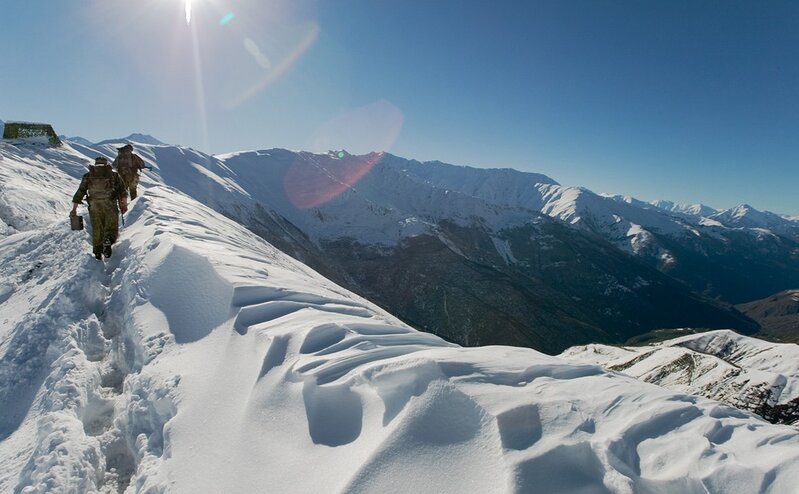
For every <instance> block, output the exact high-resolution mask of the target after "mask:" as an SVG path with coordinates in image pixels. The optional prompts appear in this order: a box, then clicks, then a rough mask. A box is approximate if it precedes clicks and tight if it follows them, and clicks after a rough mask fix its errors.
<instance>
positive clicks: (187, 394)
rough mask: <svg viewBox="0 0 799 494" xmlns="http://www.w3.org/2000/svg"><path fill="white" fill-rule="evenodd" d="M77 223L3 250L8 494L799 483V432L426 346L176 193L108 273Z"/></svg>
mask: <svg viewBox="0 0 799 494" xmlns="http://www.w3.org/2000/svg"><path fill="white" fill-rule="evenodd" d="M53 173H55V172H53ZM63 180H66V181H67V182H66V185H64V186H63V188H64V189H68V188H70V187H71V186H72V185H75V186H76V185H77V182H75V181H74V178H73V179H69V178H68V177H64V179H63ZM69 180H72V182H69ZM10 206H11V207H12V208H13V207H14V204H13V202H12V204H10ZM16 207H17V208H18V209H17V210H16V211H17V212H18V211H19V210H22V209H23V207H24V205H23V204H17V205H16ZM65 211H66V210H64V211H61V215H63V213H64V212H65ZM54 215H55V217H58V216H59V214H58V211H56V213H55V214H54ZM63 218H64V220H63V221H61V222H59V223H56V224H53V225H49V226H47V227H46V228H43V229H34V230H31V231H27V232H19V233H15V234H13V235H10V236H8V237H6V238H5V239H4V240H2V241H0V259H2V265H0V275H2V282H0V283H2V285H1V286H2V288H0V323H2V326H0V407H1V408H0V410H2V421H1V422H0V492H24V493H32V492H91V491H99V492H119V491H126V492H187V493H188V492H190V493H196V492H262V491H270V492H458V493H461V492H548V493H573V492H590V493H594V492H598V493H601V492H613V493H633V492H664V493H665V492H687V493H693V492H695V493H705V492H718V493H722V492H772V493H792V492H795V486H796V485H799V432H797V430H796V429H794V428H791V427H788V426H777V425H771V424H768V423H766V422H764V421H762V420H760V419H758V418H757V417H755V416H753V415H751V414H749V413H745V412H741V411H739V410H737V409H735V408H732V407H730V406H725V405H722V404H719V403H717V402H713V401H710V400H706V399H702V398H697V397H694V396H691V395H687V394H681V393H674V392H670V391H666V390H664V389H662V388H660V387H657V386H654V385H649V384H645V383H641V382H639V381H636V380H634V379H632V378H628V377H626V376H623V375H620V374H616V373H608V372H605V371H603V370H602V369H601V368H600V367H598V366H594V365H581V364H575V363H569V362H567V361H564V360H561V359H558V358H555V357H549V356H546V355H543V354H541V353H539V352H536V351H533V350H528V349H520V348H507V347H485V348H477V349H464V348H459V347H456V346H453V345H450V344H448V343H446V342H444V341H442V340H440V339H438V338H437V337H435V336H432V335H428V334H424V333H419V332H416V331H414V330H412V329H410V328H408V327H407V326H405V325H403V324H402V323H400V322H399V321H397V320H396V319H394V318H393V317H392V316H390V315H389V314H387V313H385V312H383V311H381V310H380V309H379V308H377V307H375V306H374V305H372V304H370V303H369V302H367V301H366V300H363V299H361V298H359V297H357V296H355V295H353V294H351V293H349V292H347V291H346V290H344V289H342V288H340V287H338V286H336V285H334V284H332V283H331V282H329V281H328V280H326V279H324V278H322V277H321V276H319V275H318V274H316V273H315V272H313V271H311V270H310V269H308V268H307V267H305V266H303V265H301V264H300V263H298V262H296V261H294V260H292V259H290V258H288V257H287V256H285V255H283V254H282V253H280V252H278V251H277V250H275V249H274V248H273V247H271V246H270V245H269V244H267V243H265V242H264V241H263V240H261V239H259V238H258V237H256V236H255V235H253V234H251V233H250V232H248V231H247V230H245V229H243V228H242V227H240V226H239V225H237V224H236V223H234V222H232V221H229V220H227V219H224V218H223V217H221V216H220V215H218V214H216V213H214V212H213V211H211V210H210V209H208V208H206V207H204V206H202V205H200V204H199V203H197V202H195V201H193V200H191V199H189V198H187V197H186V196H184V195H182V194H180V193H179V192H178V191H176V190H174V189H169V188H166V187H163V186H158V185H155V186H151V187H149V188H147V189H146V190H145V193H144V195H143V197H140V198H139V199H137V200H136V201H135V202H134V203H133V207H132V210H131V212H130V213H129V215H128V217H127V226H126V227H125V228H124V229H123V233H122V238H121V240H120V242H119V244H118V245H117V246H116V248H115V254H114V257H113V258H112V259H111V260H110V261H109V262H98V261H95V260H94V259H93V258H91V256H89V255H88V252H89V250H90V248H89V245H88V243H87V235H86V233H85V232H80V233H78V232H70V231H68V230H67V227H66V224H65V223H66V221H65V218H66V216H65V215H63Z"/></svg>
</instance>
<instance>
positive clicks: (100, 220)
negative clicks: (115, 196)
mask: <svg viewBox="0 0 799 494" xmlns="http://www.w3.org/2000/svg"><path fill="white" fill-rule="evenodd" d="M89 219H90V220H91V222H92V252H94V254H99V253H101V252H102V251H103V241H104V240H105V239H106V237H108V238H109V240H110V241H111V243H112V244H113V243H114V242H116V241H117V237H118V236H119V209H118V208H117V205H116V203H114V202H109V201H102V202H99V201H97V202H94V203H92V204H89Z"/></svg>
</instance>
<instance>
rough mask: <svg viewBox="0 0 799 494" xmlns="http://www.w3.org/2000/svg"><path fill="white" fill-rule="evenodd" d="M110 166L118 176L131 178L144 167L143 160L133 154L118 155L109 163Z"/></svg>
mask: <svg viewBox="0 0 799 494" xmlns="http://www.w3.org/2000/svg"><path fill="white" fill-rule="evenodd" d="M111 166H112V167H113V168H114V170H116V171H117V172H119V174H120V175H125V176H131V175H134V174H137V173H139V170H143V169H144V167H145V166H146V165H145V164H144V160H143V159H141V157H139V155H138V154H134V153H120V154H119V156H117V157H116V158H115V159H114V162H113V163H111Z"/></svg>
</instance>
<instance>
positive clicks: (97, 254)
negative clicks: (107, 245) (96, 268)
mask: <svg viewBox="0 0 799 494" xmlns="http://www.w3.org/2000/svg"><path fill="white" fill-rule="evenodd" d="M93 252H94V258H95V259H97V260H98V261H99V260H100V259H102V258H103V251H102V248H101V247H95V248H94V249H93Z"/></svg>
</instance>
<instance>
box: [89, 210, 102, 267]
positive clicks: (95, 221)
mask: <svg viewBox="0 0 799 494" xmlns="http://www.w3.org/2000/svg"><path fill="white" fill-rule="evenodd" d="M89 219H90V220H91V222H92V254H94V255H95V257H96V256H99V255H100V254H101V253H102V252H103V218H102V214H101V213H100V212H99V210H98V208H90V209H89ZM98 259H99V258H98Z"/></svg>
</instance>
